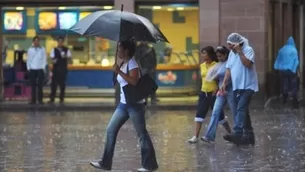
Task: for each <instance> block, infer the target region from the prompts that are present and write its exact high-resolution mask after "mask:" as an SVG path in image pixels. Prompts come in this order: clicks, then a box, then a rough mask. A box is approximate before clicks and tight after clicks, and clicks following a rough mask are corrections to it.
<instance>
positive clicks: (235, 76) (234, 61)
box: [221, 33, 258, 145]
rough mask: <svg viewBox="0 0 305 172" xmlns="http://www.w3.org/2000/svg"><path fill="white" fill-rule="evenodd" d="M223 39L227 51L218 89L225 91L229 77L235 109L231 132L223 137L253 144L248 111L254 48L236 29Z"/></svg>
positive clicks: (254, 79) (253, 83) (254, 87)
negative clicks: (226, 58) (223, 73)
mask: <svg viewBox="0 0 305 172" xmlns="http://www.w3.org/2000/svg"><path fill="white" fill-rule="evenodd" d="M227 43H228V45H229V48H230V49H231V51H230V54H229V57H228V62H227V64H226V74H225V78H224V81H223V83H222V86H221V89H222V90H223V91H225V90H226V88H227V85H228V84H229V82H230V81H232V87H233V91H234V97H235V103H236V113H235V114H234V122H235V126H234V128H233V129H234V133H233V134H228V135H225V136H224V139H225V140H227V141H229V142H233V143H234V144H252V145H254V144H255V137H254V132H253V128H252V124H251V118H250V113H249V105H250V102H251V98H252V96H253V94H254V93H255V92H257V91H258V81H257V74H256V69H255V54H254V50H253V48H252V47H250V45H249V42H248V40H247V39H246V38H244V37H243V36H241V35H240V34H238V33H232V34H230V35H229V36H228V39H227Z"/></svg>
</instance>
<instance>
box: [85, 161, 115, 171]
mask: <svg viewBox="0 0 305 172" xmlns="http://www.w3.org/2000/svg"><path fill="white" fill-rule="evenodd" d="M90 165H91V166H93V167H94V168H97V169H101V170H106V171H111V168H107V167H103V166H101V164H100V162H90Z"/></svg>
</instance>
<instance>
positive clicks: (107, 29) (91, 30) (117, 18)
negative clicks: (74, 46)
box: [70, 10, 168, 43]
mask: <svg viewBox="0 0 305 172" xmlns="http://www.w3.org/2000/svg"><path fill="white" fill-rule="evenodd" d="M70 30H71V31H73V32H76V33H78V34H80V35H86V36H97V37H103V38H107V39H110V40H113V41H120V40H126V39H131V38H133V39H135V40H136V41H148V42H153V43H156V42H159V41H164V42H168V40H167V39H166V37H165V36H164V35H163V33H162V32H161V31H160V30H159V29H158V28H157V27H155V26H154V25H153V24H152V23H151V22H150V21H149V20H148V19H146V18H144V17H142V16H139V15H136V14H134V13H130V12H125V11H120V10H107V11H97V12H94V13H92V14H90V15H88V16H87V17H85V18H83V19H81V20H80V21H79V22H77V23H76V24H75V25H74V26H72V27H71V28H70Z"/></svg>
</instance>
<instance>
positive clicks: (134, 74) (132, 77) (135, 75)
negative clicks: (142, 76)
mask: <svg viewBox="0 0 305 172" xmlns="http://www.w3.org/2000/svg"><path fill="white" fill-rule="evenodd" d="M118 74H119V75H121V77H122V78H123V79H124V80H125V81H126V82H128V84H131V85H137V83H138V81H139V68H134V69H132V70H130V71H129V75H128V74H126V73H124V72H122V71H121V70H119V71H118Z"/></svg>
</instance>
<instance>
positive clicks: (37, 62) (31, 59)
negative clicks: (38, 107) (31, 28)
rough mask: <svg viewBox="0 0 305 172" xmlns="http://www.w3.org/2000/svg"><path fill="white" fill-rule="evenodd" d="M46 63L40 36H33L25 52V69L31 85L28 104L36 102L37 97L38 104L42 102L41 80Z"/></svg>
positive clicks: (42, 79)
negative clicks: (30, 97)
mask: <svg viewBox="0 0 305 172" xmlns="http://www.w3.org/2000/svg"><path fill="white" fill-rule="evenodd" d="M46 65H47V55H46V51H45V49H44V47H42V46H40V38H39V37H38V36H35V37H34V38H33V45H32V46H31V47H30V48H29V49H28V52H27V70H28V71H29V78H30V83H31V87H32V99H31V102H30V104H36V100H37V99H38V102H39V104H43V100H42V99H43V92H42V87H43V81H44V70H45V68H46Z"/></svg>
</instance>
